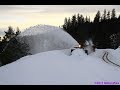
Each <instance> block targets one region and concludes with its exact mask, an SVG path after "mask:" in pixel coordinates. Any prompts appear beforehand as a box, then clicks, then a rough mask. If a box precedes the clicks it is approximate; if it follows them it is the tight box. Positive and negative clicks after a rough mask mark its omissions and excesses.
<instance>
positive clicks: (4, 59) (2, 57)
mask: <svg viewBox="0 0 120 90" xmlns="http://www.w3.org/2000/svg"><path fill="white" fill-rule="evenodd" d="M4 32H5V35H4V36H3V39H2V38H0V39H1V40H0V64H1V65H0V66H2V65H6V64H8V63H11V62H13V61H16V60H17V59H19V58H21V57H23V56H26V55H28V54H29V53H28V51H29V46H28V45H27V44H26V43H25V42H21V41H20V40H19V38H18V35H19V34H20V33H21V32H20V30H19V28H17V30H16V32H15V30H13V28H12V27H11V26H9V27H8V30H7V31H4Z"/></svg>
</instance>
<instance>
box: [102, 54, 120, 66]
mask: <svg viewBox="0 0 120 90" xmlns="http://www.w3.org/2000/svg"><path fill="white" fill-rule="evenodd" d="M102 59H103V61H105V62H106V63H108V64H112V65H115V66H118V67H120V65H118V64H116V63H114V62H112V61H111V60H110V59H108V52H105V53H104V55H103V57H102Z"/></svg>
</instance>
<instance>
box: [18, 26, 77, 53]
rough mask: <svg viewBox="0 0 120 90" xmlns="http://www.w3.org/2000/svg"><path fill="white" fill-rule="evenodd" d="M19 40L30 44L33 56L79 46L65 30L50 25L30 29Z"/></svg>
mask: <svg viewBox="0 0 120 90" xmlns="http://www.w3.org/2000/svg"><path fill="white" fill-rule="evenodd" d="M19 38H21V40H22V41H25V42H26V43H27V44H29V46H30V53H32V54H36V53H40V52H45V51H50V50H61V49H69V48H71V47H73V46H75V45H78V43H77V41H76V40H74V39H73V38H72V37H71V36H70V35H69V34H68V33H66V32H65V31H64V30H63V29H61V28H58V27H55V26H49V25H37V26H34V27H30V28H28V29H26V30H25V31H24V32H22V33H21V35H19Z"/></svg>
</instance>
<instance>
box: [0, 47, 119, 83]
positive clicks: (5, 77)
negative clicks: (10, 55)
mask: <svg viewBox="0 0 120 90" xmlns="http://www.w3.org/2000/svg"><path fill="white" fill-rule="evenodd" d="M106 50H107V51H108V52H110V51H113V50H110V49H101V50H99V49H96V52H94V53H91V54H90V55H86V54H85V53H84V51H83V50H82V49H76V50H74V51H73V52H72V55H71V54H70V49H64V50H54V51H47V52H42V53H38V54H35V55H30V56H26V57H23V58H21V59H19V60H17V61H15V62H13V63H11V64H8V65H5V66H2V67H0V84H1V85H3V84H10V85H12V84H17V85H18V84H22V85H24V84H26V85H53V84H54V85H61V84H62V85H71V84H72V85H73V84H75V85H76V84H78V85H86V84H89V85H94V84H95V82H119V83H120V68H119V67H116V66H113V65H109V64H107V63H105V62H104V61H103V60H102V58H101V57H102V56H103V54H104V52H105V51H106ZM119 51H120V50H116V52H119ZM114 53H115V51H114ZM117 54H118V55H119V56H120V53H117ZM112 55H113V54H112Z"/></svg>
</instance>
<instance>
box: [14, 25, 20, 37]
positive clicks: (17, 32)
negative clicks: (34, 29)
mask: <svg viewBox="0 0 120 90" xmlns="http://www.w3.org/2000/svg"><path fill="white" fill-rule="evenodd" d="M20 33H21V31H20V29H19V28H18V27H17V31H16V33H15V35H16V36H17V35H19V34H20Z"/></svg>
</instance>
